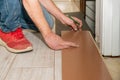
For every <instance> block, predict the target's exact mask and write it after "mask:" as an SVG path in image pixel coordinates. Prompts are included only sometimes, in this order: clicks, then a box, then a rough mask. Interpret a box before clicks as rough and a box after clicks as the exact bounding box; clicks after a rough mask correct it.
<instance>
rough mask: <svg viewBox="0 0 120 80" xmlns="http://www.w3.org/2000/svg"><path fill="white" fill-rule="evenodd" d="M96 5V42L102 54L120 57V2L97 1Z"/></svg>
mask: <svg viewBox="0 0 120 80" xmlns="http://www.w3.org/2000/svg"><path fill="white" fill-rule="evenodd" d="M99 2H100V3H99ZM96 4H97V8H96V10H97V13H96V21H97V22H96V35H97V36H96V40H97V41H98V42H99V43H100V50H101V53H102V54H103V55H105V56H120V1H119V0H100V1H99V0H97V1H96ZM97 31H98V32H97Z"/></svg>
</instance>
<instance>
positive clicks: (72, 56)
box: [62, 31, 112, 80]
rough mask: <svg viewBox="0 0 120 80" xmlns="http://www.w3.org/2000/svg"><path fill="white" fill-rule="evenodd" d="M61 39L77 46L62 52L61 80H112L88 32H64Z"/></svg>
mask: <svg viewBox="0 0 120 80" xmlns="http://www.w3.org/2000/svg"><path fill="white" fill-rule="evenodd" d="M62 38H63V39H64V40H66V41H72V42H74V43H77V44H79V47H78V48H73V47H71V48H69V49H64V50H62V80H112V79H111V76H110V74H109V72H108V69H107V67H106V66H105V64H104V62H103V60H102V56H101V55H100V53H99V51H98V49H97V47H96V45H95V43H94V41H93V39H92V37H91V35H90V33H89V32H88V31H79V32H73V31H65V32H62Z"/></svg>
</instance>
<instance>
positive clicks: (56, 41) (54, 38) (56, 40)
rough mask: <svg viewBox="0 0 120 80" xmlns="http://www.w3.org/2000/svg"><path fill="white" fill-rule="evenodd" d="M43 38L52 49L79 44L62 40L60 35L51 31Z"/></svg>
mask: <svg viewBox="0 0 120 80" xmlns="http://www.w3.org/2000/svg"><path fill="white" fill-rule="evenodd" d="M44 39H45V42H46V43H47V45H48V46H49V47H50V48H51V49H53V50H60V49H64V48H69V47H79V45H77V44H75V43H72V42H68V41H64V40H63V39H62V38H61V37H59V36H58V35H56V34H54V33H53V32H51V33H49V34H48V35H46V36H45V37H44Z"/></svg>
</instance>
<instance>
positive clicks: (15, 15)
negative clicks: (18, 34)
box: [0, 0, 21, 32]
mask: <svg viewBox="0 0 120 80" xmlns="http://www.w3.org/2000/svg"><path fill="white" fill-rule="evenodd" d="M20 15H21V5H20V0H0V29H2V31H4V32H10V31H14V30H15V29H16V28H18V27H19V26H20Z"/></svg>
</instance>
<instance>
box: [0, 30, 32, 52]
mask: <svg viewBox="0 0 120 80" xmlns="http://www.w3.org/2000/svg"><path fill="white" fill-rule="evenodd" d="M0 45H2V46H4V47H6V48H7V49H8V50H9V51H11V52H15V53H19V52H26V51H30V50H32V49H33V48H32V44H31V43H30V42H29V41H28V40H27V39H26V38H25V37H24V35H23V33H22V29H21V28H18V29H16V30H15V31H13V32H9V33H5V32H2V30H0Z"/></svg>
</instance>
